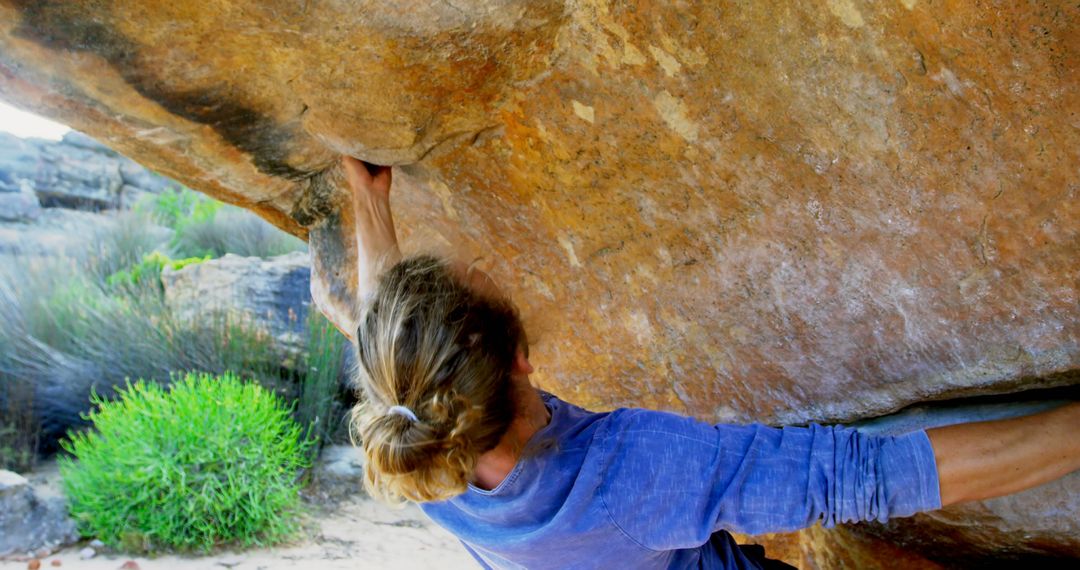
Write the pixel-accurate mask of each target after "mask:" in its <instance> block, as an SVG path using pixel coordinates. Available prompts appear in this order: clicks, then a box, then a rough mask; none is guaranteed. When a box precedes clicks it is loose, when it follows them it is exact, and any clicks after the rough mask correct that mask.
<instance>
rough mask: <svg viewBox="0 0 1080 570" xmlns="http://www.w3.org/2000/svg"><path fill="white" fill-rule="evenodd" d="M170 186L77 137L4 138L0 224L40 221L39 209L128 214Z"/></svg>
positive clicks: (0, 152) (0, 146) (4, 135)
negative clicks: (121, 211) (142, 198)
mask: <svg viewBox="0 0 1080 570" xmlns="http://www.w3.org/2000/svg"><path fill="white" fill-rule="evenodd" d="M170 185H176V182H173V181H171V180H169V179H168V178H165V177H163V176H159V175H157V174H154V173H153V172H151V171H150V170H147V169H146V168H144V167H142V166H140V165H139V164H138V163H136V162H134V161H132V160H130V159H128V158H125V157H123V156H121V155H120V154H118V153H117V152H116V151H113V150H111V149H109V148H108V147H106V146H104V145H102V144H101V143H99V142H97V141H95V140H93V139H91V138H90V137H88V136H86V135H84V134H81V133H78V132H75V131H72V132H69V133H68V134H66V135H64V137H63V139H62V140H61V141H59V142H54V141H48V140H43V139H34V138H29V139H23V138H19V137H16V136H14V135H10V134H7V133H0V221H3V220H7V221H16V220H33V219H36V218H37V217H38V216H39V215H40V212H41V207H63V208H73V209H80V210H92V211H99V210H114V209H124V208H128V207H130V206H131V205H132V204H134V203H135V201H136V200H138V198H139V197H140V196H143V195H144V194H147V193H157V192H161V191H162V190H163V189H165V188H166V187H168V186H170Z"/></svg>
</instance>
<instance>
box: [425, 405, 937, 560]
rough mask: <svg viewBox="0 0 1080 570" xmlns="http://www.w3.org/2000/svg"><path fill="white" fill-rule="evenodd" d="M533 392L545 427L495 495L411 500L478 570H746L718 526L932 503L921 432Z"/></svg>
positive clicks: (889, 513)
mask: <svg viewBox="0 0 1080 570" xmlns="http://www.w3.org/2000/svg"><path fill="white" fill-rule="evenodd" d="M541 396H542V398H543V400H544V403H545V405H546V406H547V408H548V410H549V411H550V412H551V421H550V423H548V425H547V426H545V427H544V428H542V429H540V430H539V431H538V432H537V433H536V434H535V435H533V437H532V438H531V439H530V440H529V443H528V444H527V445H526V447H525V450H524V454H523V457H522V458H521V459H520V460H519V461H518V462H517V464H516V465H515V466H514V469H513V470H512V471H511V472H510V474H509V475H507V477H506V478H505V479H504V480H503V481H502V483H500V484H499V486H498V487H496V488H494V489H492V490H490V491H486V490H483V489H480V488H477V487H474V486H471V485H470V486H469V489H468V490H467V491H466V492H465V493H462V494H461V495H458V496H457V497H454V498H452V499H449V500H446V501H437V502H430V503H422V504H421V505H420V507H421V508H422V509H423V510H424V512H425V513H427V515H428V516H429V517H431V519H432V520H434V521H435V522H436V523H438V524H439V525H440V526H442V527H443V528H446V529H447V530H449V531H450V532H451V533H453V534H454V535H456V536H457V537H458V538H459V539H461V541H462V543H463V544H464V545H465V548H466V549H467V550H468V551H469V553H470V554H472V555H473V556H474V557H476V559H477V560H478V561H479V562H480V565H481V566H483V567H484V568H529V569H540V568H559V569H562V568H618V569H619V570H631V569H635V568H738V569H742V568H757V567H758V565H757V563H756V562H755V561H753V560H750V559H749V558H747V557H746V556H745V555H744V554H743V552H742V551H741V550H740V549H739V548H738V547H737V546H736V545H735V542H734V541H733V540H732V539H731V537H730V535H728V534H727V532H725V531H735V532H742V533H747V534H760V533H765V532H784V531H791V530H795V529H799V528H804V527H807V526H811V525H813V524H814V523H816V522H818V521H822V522H823V523H824V525H825V526H833V525H835V524H836V523H840V522H849V521H857V520H878V521H884V520H886V519H887V518H889V517H899V516H908V515H911V514H914V513H916V512H918V511H923V510H930V509H935V508H938V507H940V506H941V497H940V493H939V489H938V474H937V466H936V465H935V463H934V453H933V449H932V448H931V447H930V440H929V439H928V438H927V436H926V432H925V431H917V432H913V433H910V434H906V435H901V436H895V437H893V436H869V435H865V434H862V433H859V432H857V431H855V430H853V429H849V428H844V427H839V426H837V427H823V426H819V425H811V426H810V427H805V428H802V427H798V428H796V427H785V428H773V427H768V426H764V425H759V424H755V425H723V424H721V425H710V424H707V423H705V422H701V421H698V420H695V419H693V418H688V417H685V416H680V415H676V414H671V413H666V412H657V411H652V410H642V409H633V408H621V409H618V410H615V411H612V412H607V413H594V412H589V411H587V410H584V409H582V408H579V407H577V406H574V405H573V404H569V403H567V402H564V401H562V400H560V399H558V398H556V397H555V396H552V395H551V394H548V393H546V392H541Z"/></svg>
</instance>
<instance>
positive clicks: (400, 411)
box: [387, 406, 420, 422]
mask: <svg viewBox="0 0 1080 570" xmlns="http://www.w3.org/2000/svg"><path fill="white" fill-rule="evenodd" d="M387 413H388V414H397V415H399V416H405V417H406V418H409V419H410V420H412V421H414V422H418V421H420V418H418V417H416V414H414V413H413V411H412V410H410V409H409V408H406V407H405V406H390V410H389V411H388V412H387Z"/></svg>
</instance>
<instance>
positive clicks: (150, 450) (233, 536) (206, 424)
mask: <svg viewBox="0 0 1080 570" xmlns="http://www.w3.org/2000/svg"><path fill="white" fill-rule="evenodd" d="M92 399H93V402H94V404H95V405H96V406H98V409H97V411H95V412H92V413H90V414H89V415H88V419H90V420H91V421H92V422H93V427H94V429H93V430H88V431H85V432H82V433H77V434H74V435H73V436H72V437H71V439H70V440H69V441H65V442H63V447H64V449H65V450H66V451H68V452H69V453H71V455H72V456H73V459H72V458H61V459H60V472H61V475H62V477H63V484H64V488H65V491H66V492H67V496H68V499H69V501H70V508H71V512H72V514H73V516H74V517H75V518H76V520H77V521H78V522H79V524H80V529H81V531H82V532H83V533H84V534H85V535H88V536H96V537H98V538H100V539H101V540H102V541H104V542H105V543H106V544H110V545H114V546H119V547H121V548H125V549H128V550H136V551H149V550H158V549H175V550H181V551H187V550H200V551H206V550H209V549H211V548H214V547H218V546H225V545H229V546H250V545H266V544H271V543H274V542H277V541H280V540H281V539H283V538H285V537H287V536H289V535H290V534H291V533H292V532H293V531H295V530H296V528H297V522H296V514H297V512H298V509H299V495H298V490H299V484H298V477H299V472H300V471H301V470H302V469H304V468H306V467H308V460H307V458H306V454H307V450H308V447H309V446H310V445H311V442H310V441H309V440H307V439H306V438H304V436H303V435H302V432H303V429H302V428H301V427H300V425H299V424H297V423H296V422H295V421H294V420H292V419H291V417H290V413H289V410H288V409H286V408H285V407H284V406H283V405H282V403H281V401H280V400H279V399H278V398H277V397H276V396H275V395H273V394H272V393H270V392H268V391H266V390H265V389H263V388H261V387H260V386H259V385H257V384H254V383H245V382H241V381H240V380H238V379H237V378H236V377H235V376H233V375H231V374H225V375H222V376H220V377H213V376H210V375H206V374H188V375H187V376H185V377H184V378H183V379H177V381H176V382H174V383H173V385H172V387H171V389H169V390H166V389H164V388H161V387H159V386H157V385H155V384H148V383H145V382H142V381H139V382H137V383H135V384H134V385H131V384H129V385H128V387H127V389H126V390H122V391H120V397H119V398H118V399H116V400H113V401H107V400H105V399H104V398H101V397H99V396H94V397H93V398H92Z"/></svg>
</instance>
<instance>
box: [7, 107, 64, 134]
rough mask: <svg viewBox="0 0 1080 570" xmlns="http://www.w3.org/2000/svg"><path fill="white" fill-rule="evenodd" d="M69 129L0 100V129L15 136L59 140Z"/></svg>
mask: <svg viewBox="0 0 1080 570" xmlns="http://www.w3.org/2000/svg"><path fill="white" fill-rule="evenodd" d="M70 130H71V129H69V128H68V127H66V126H64V125H61V124H60V123H54V122H52V121H50V120H48V119H44V118H41V117H39V116H37V115H34V114H32V113H27V112H26V111H20V110H19V109H16V108H15V107H12V106H11V105H8V104H7V103H4V102H3V101H0V131H4V132H8V133H11V134H13V135H15V136H17V137H38V138H43V139H50V140H60V137H62V136H64V133H66V132H68V131H70Z"/></svg>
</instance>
